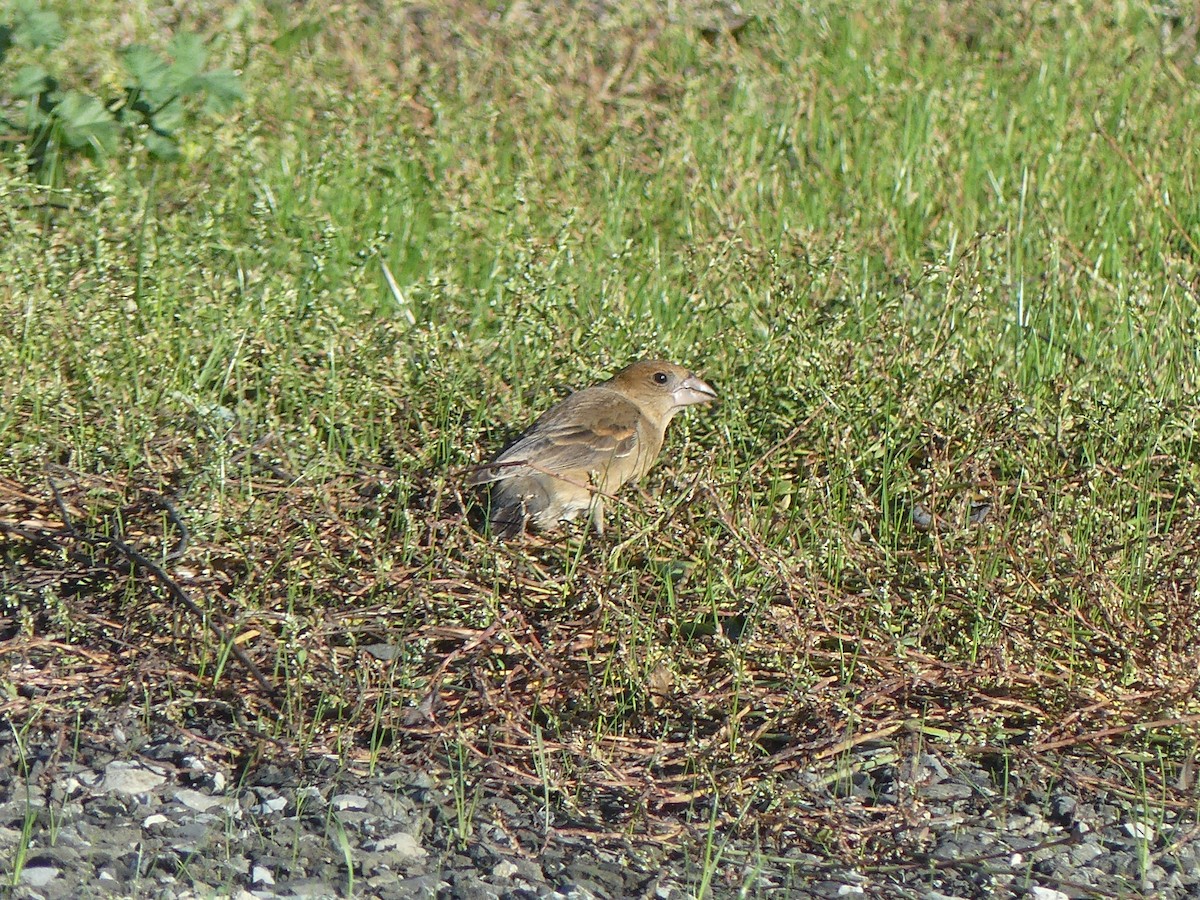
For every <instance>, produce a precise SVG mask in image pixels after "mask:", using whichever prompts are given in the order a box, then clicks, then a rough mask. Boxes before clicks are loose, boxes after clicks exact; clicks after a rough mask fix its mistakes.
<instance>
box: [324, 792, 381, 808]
mask: <svg viewBox="0 0 1200 900" xmlns="http://www.w3.org/2000/svg"><path fill="white" fill-rule="evenodd" d="M329 802H330V804H331V805H332V806H333V808H334V809H337V810H343V809H366V808H367V807H368V806H370V805H371V801H370V800H368V799H367V798H366V797H363V796H361V795H359V794H338V795H337V796H336V797H334V798H333V799H332V800H330V801H329Z"/></svg>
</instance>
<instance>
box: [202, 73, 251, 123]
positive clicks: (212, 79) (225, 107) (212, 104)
mask: <svg viewBox="0 0 1200 900" xmlns="http://www.w3.org/2000/svg"><path fill="white" fill-rule="evenodd" d="M201 86H202V87H203V89H204V90H205V91H206V92H207V94H208V96H207V97H205V99H204V111H205V112H207V113H213V114H221V113H227V112H229V110H230V109H232V108H233V105H234V104H235V103H237V102H238V101H240V100H242V99H243V98H245V96H246V92H245V91H243V90H242V80H241V78H240V77H239V76H238V74H237V73H236V72H234V71H232V70H231V69H213V70H212V71H211V72H205V73H204V75H203V76H201Z"/></svg>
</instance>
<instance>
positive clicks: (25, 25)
mask: <svg viewBox="0 0 1200 900" xmlns="http://www.w3.org/2000/svg"><path fill="white" fill-rule="evenodd" d="M17 11H18V18H17V23H16V25H17V27H16V28H14V29H13V32H12V42H13V43H14V44H16V45H17V46H18V47H24V48H25V49H27V50H36V49H39V48H42V47H57V46H58V45H59V44H61V43H62V42H63V39H64V38H65V37H66V35H65V34H64V32H63V27H62V23H61V22H60V21H59V20H58V15H57V14H56V13H52V12H48V11H46V10H44V9H38V8H37V6H35V5H34V4H32V3H22V4H20V5H19V6H18V10H17Z"/></svg>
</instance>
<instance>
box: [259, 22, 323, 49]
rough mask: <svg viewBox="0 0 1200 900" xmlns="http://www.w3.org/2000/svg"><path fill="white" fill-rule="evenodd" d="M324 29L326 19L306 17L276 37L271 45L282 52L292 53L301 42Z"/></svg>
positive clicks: (313, 36)
mask: <svg viewBox="0 0 1200 900" xmlns="http://www.w3.org/2000/svg"><path fill="white" fill-rule="evenodd" d="M324 30H325V20H324V19H306V20H304V21H303V22H301V23H300V24H299V25H295V26H293V27H292V28H289V29H288V30H287V31H285V32H283V33H282V34H281V35H279V37H277V38H275V40H273V41H271V46H272V47H273V48H275V49H276V50H278V51H279V52H280V53H291V52H292V51H293V50H295V49H296V47H298V46H299V45H300V44H302V43H304V42H305V41H307V40H311V39H312V38H315V37H316V36H317V35H318V34H320V33H321V32H322V31H324Z"/></svg>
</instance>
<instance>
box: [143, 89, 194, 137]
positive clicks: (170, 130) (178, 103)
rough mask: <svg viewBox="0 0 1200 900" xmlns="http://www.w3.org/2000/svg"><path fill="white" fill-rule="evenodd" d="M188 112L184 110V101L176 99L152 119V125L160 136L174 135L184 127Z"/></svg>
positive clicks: (160, 109)
mask: <svg viewBox="0 0 1200 900" xmlns="http://www.w3.org/2000/svg"><path fill="white" fill-rule="evenodd" d="M186 112H187V110H185V109H184V108H183V100H182V99H181V98H179V97H176V98H175V99H174V100H172V101H171V102H170V103H168V104H166V105H165V106H163V107H160V108H159V110H158V111H157V112H156V113H155V114H154V115H153V116H152V117H151V118H150V125H151V127H153V128H154V130H155V131H157V132H159V133H160V134H165V135H170V134H174V133H175V132H176V131H178V130H179V129H180V128H182V127H183V120H184V116H185V114H186Z"/></svg>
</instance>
